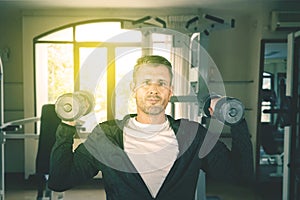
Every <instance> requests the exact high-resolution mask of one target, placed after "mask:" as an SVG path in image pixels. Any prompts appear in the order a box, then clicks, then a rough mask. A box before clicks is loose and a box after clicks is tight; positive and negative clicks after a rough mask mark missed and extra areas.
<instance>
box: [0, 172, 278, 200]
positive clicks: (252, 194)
mask: <svg viewBox="0 0 300 200" xmlns="http://www.w3.org/2000/svg"><path fill="white" fill-rule="evenodd" d="M5 181H6V184H5V200H36V196H37V190H36V188H37V187H36V183H35V180H34V178H32V177H30V178H29V179H28V180H24V175H22V174H6V179H5ZM266 187H269V188H266ZM276 187H278V189H276ZM279 187H280V185H270V184H268V183H264V184H261V185H260V186H258V188H259V189H250V188H247V187H242V186H237V185H229V184H222V183H215V182H209V181H208V182H207V193H208V196H218V197H219V198H220V199H221V200H241V199H243V200H277V199H278V200H280V195H278V194H273V195H272V196H270V195H265V194H264V195H261V192H262V190H268V191H270V189H271V191H273V192H274V191H276V190H277V191H278V190H280V188H279ZM57 195H58V194H57V193H54V197H57ZM63 199H64V200H83V199H84V200H85V199H88V200H105V191H104V188H103V183H102V180H101V179H93V180H91V181H90V182H87V183H85V184H84V185H82V186H80V187H76V188H73V189H71V190H68V191H65V192H64V198H63Z"/></svg>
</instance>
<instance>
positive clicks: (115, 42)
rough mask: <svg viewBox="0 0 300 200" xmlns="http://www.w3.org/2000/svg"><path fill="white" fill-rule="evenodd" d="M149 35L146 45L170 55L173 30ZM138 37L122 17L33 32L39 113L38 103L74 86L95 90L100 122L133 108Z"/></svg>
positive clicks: (140, 46) (140, 47)
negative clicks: (123, 23)
mask: <svg viewBox="0 0 300 200" xmlns="http://www.w3.org/2000/svg"><path fill="white" fill-rule="evenodd" d="M103 30H105V31H103ZM150 36H151V39H150V40H147V41H151V42H152V43H151V44H150V46H152V47H155V48H156V49H158V50H154V51H153V53H155V54H159V55H162V56H165V57H166V58H167V59H171V53H170V52H171V51H172V45H171V44H172V37H171V35H166V34H156V33H152V34H151V35H150ZM142 38H143V36H142V33H141V31H139V30H125V29H122V28H121V21H105V22H103V21H97V22H95V21H94V22H87V23H81V24H72V25H70V26H68V27H63V28H60V29H55V30H53V31H50V32H47V33H44V34H42V35H40V36H38V37H36V38H35V39H34V48H35V87H36V94H35V95H36V112H37V114H39V111H40V110H41V107H42V105H44V104H48V103H53V104H54V103H55V101H56V100H57V98H58V97H59V96H60V95H62V94H64V93H69V92H74V91H78V90H89V91H91V92H92V93H93V94H94V96H95V102H96V106H95V109H94V111H95V115H96V118H97V121H98V122H101V121H105V120H108V119H113V118H122V117H123V116H124V115H126V114H129V113H135V103H134V102H133V101H134V100H133V99H132V98H131V94H130V87H129V83H130V81H131V72H132V70H133V66H134V64H135V61H136V59H137V58H138V57H140V56H141V55H142V52H143V45H145V44H144V43H145V42H143V41H142ZM148 45H149V44H148ZM159 49H164V50H162V51H160V50H159ZM166 49H167V50H168V51H166ZM116 96H117V97H118V98H116ZM124 105H128V107H129V108H127V106H124ZM169 110H170V109H169Z"/></svg>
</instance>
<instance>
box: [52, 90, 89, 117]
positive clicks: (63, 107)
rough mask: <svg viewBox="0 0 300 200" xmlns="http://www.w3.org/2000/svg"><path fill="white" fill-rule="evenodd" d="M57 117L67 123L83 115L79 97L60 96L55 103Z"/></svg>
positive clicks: (68, 94)
mask: <svg viewBox="0 0 300 200" xmlns="http://www.w3.org/2000/svg"><path fill="white" fill-rule="evenodd" d="M55 111H56V113H57V116H58V117H59V118H61V119H63V120H66V121H73V120H75V119H77V118H79V117H80V116H82V115H83V111H84V110H83V109H81V103H80V99H79V98H78V95H74V94H72V93H66V94H64V95H62V96H60V97H59V98H58V99H57V101H56V103H55Z"/></svg>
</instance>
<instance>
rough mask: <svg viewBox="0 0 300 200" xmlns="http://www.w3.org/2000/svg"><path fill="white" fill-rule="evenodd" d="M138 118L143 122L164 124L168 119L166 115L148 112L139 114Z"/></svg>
mask: <svg viewBox="0 0 300 200" xmlns="http://www.w3.org/2000/svg"><path fill="white" fill-rule="evenodd" d="M136 120H137V121H138V122H140V123H143V124H162V123H164V122H165V121H166V115H165V114H164V113H163V114H159V115H147V114H138V115H137V116H136Z"/></svg>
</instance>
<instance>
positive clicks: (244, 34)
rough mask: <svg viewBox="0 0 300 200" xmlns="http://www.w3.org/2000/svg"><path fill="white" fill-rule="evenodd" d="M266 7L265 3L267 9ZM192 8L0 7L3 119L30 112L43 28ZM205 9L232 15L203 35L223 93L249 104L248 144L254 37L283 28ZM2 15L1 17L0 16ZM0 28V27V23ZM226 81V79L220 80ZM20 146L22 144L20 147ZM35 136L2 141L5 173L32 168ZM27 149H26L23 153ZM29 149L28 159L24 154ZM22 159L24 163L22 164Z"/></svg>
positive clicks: (254, 89)
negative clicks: (36, 42)
mask: <svg viewBox="0 0 300 200" xmlns="http://www.w3.org/2000/svg"><path fill="white" fill-rule="evenodd" d="M270 9H271V8H270ZM198 11H199V10H198V9H188V10H185V9H164V10H152V11H149V10H147V11H145V10H139V11H137V10H129V9H127V10H109V9H107V10H89V11H80V10H71V11H70V10H38V11H36V10H34V11H30V10H26V11H22V12H21V11H20V10H18V9H13V10H3V9H2V10H1V8H0V27H1V29H0V35H1V37H0V48H3V47H5V46H7V47H9V48H10V50H11V56H10V59H9V61H7V62H4V63H3V64H4V73H5V77H4V81H5V121H9V120H14V119H20V118H23V117H32V116H34V115H35V113H34V109H33V108H34V104H33V97H34V79H33V59H32V58H33V46H32V39H33V38H34V37H35V36H37V35H39V34H41V33H43V32H46V31H48V30H51V29H53V28H57V27H58V26H62V25H66V24H69V23H73V22H78V21H84V20H87V19H95V18H115V17H116V18H117V17H118V18H122V17H126V18H135V19H138V18H141V17H144V16H145V14H144V13H147V15H152V16H159V15H160V14H163V15H167V14H170V15H172V14H176V15H181V14H187V13H188V15H191V14H193V13H195V14H197V13H198ZM208 12H210V13H211V14H217V15H220V16H226V17H229V18H230V17H233V18H235V19H236V28H234V29H228V30H219V31H215V32H212V33H211V35H210V36H209V37H210V38H209V46H208V52H209V53H210V55H211V56H212V58H213V60H214V61H215V62H216V64H217V66H218V67H219V70H220V72H221V74H222V76H223V79H224V80H225V86H226V90H227V92H228V95H231V96H235V97H237V98H240V99H241V100H242V101H243V102H244V103H245V105H246V107H247V108H249V109H248V110H247V111H246V118H247V121H248V124H249V130H250V133H251V135H252V141H253V144H254V145H253V147H254V150H255V142H256V116H257V94H258V82H259V77H258V75H259V55H260V52H259V51H260V40H261V39H262V38H264V37H268V38H269V37H275V38H276V37H279V38H283V37H285V33H274V32H270V31H268V29H266V26H267V25H268V22H269V12H268V11H266V12H264V13H263V14H258V13H253V15H243V14H242V13H238V14H236V15H235V14H233V13H224V12H219V11H214V10H210V11H208ZM4 19H5V20H4ZM2 27H3V28H2ZM226 81H227V83H226ZM32 131H34V129H33V126H32V125H26V126H25V132H32ZM24 146H26V148H25V150H24ZM35 149H36V141H32V140H27V141H26V142H25V143H24V142H23V140H14V141H7V143H6V156H5V164H6V172H24V166H26V167H27V168H30V169H32V167H34V158H35V155H34V154H32V153H31V150H35ZM27 151H29V152H27ZM24 152H25V154H26V153H27V154H30V153H31V157H30V159H26V160H25V159H24ZM24 162H25V165H24Z"/></svg>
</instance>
